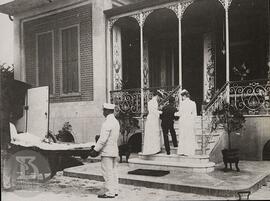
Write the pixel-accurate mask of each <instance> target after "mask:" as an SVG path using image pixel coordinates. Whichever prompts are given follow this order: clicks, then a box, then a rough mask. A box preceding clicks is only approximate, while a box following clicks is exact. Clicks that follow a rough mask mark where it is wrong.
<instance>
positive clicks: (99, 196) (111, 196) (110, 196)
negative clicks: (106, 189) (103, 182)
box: [97, 194, 115, 198]
mask: <svg viewBox="0 0 270 201" xmlns="http://www.w3.org/2000/svg"><path fill="white" fill-rule="evenodd" d="M97 197H98V198H114V197H115V196H113V195H106V194H103V195H98V196H97Z"/></svg>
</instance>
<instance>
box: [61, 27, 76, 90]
mask: <svg viewBox="0 0 270 201" xmlns="http://www.w3.org/2000/svg"><path fill="white" fill-rule="evenodd" d="M78 53H79V52H78V28H77V27H71V28H68V29H64V30H62V75H63V93H72V92H78V91H79V80H78Z"/></svg>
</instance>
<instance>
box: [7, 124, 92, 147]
mask: <svg viewBox="0 0 270 201" xmlns="http://www.w3.org/2000/svg"><path fill="white" fill-rule="evenodd" d="M10 134H11V143H12V144H14V145H20V146H24V147H33V146H34V147H38V148H40V149H43V150H80V149H84V148H85V149H90V147H91V146H92V145H94V144H95V143H94V142H88V143H80V144H74V143H46V142H43V139H42V138H40V137H37V136H36V135H33V134H30V133H20V134H18V133H17V130H16V127H15V126H14V125H13V124H12V123H10Z"/></svg>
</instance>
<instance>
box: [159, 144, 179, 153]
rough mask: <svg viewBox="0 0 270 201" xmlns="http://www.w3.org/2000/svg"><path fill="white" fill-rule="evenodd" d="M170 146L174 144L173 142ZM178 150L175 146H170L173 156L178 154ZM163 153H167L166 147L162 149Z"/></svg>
mask: <svg viewBox="0 0 270 201" xmlns="http://www.w3.org/2000/svg"><path fill="white" fill-rule="evenodd" d="M170 144H172V142H171V143H170ZM177 149H178V147H173V145H171V146H170V152H171V154H177ZM161 152H162V153H166V150H165V147H164V146H163V147H161Z"/></svg>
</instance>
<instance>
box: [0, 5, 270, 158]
mask: <svg viewBox="0 0 270 201" xmlns="http://www.w3.org/2000/svg"><path fill="white" fill-rule="evenodd" d="M0 12H3V13H6V14H8V15H10V16H12V18H13V20H14V30H15V31H14V34H15V41H14V47H15V79H18V80H22V81H25V82H27V83H29V84H31V85H32V86H33V87H35V86H49V87H50V121H49V122H50V123H49V128H50V129H51V130H52V131H54V132H57V131H58V130H59V129H61V127H62V125H63V123H64V122H66V121H69V122H70V123H71V125H72V127H73V129H74V132H75V133H77V136H76V138H77V139H78V142H87V141H92V140H94V136H95V135H96V134H98V132H99V129H100V125H101V122H102V121H103V117H102V110H101V106H102V103H104V102H106V101H111V102H113V103H116V104H117V105H118V106H119V110H120V111H122V112H124V113H129V114H131V115H133V116H134V117H136V118H139V119H141V117H142V116H143V114H144V113H146V112H147V108H146V103H147V101H148V100H149V98H150V97H151V92H152V90H153V89H157V88H158V89H162V90H164V92H167V94H169V95H174V96H175V97H176V98H178V92H179V90H181V89H183V88H185V89H187V90H189V91H190V93H191V95H192V99H193V100H194V101H195V102H196V104H197V108H198V111H197V112H198V116H200V114H203V115H204V116H205V117H206V118H207V117H209V116H210V114H211V112H212V111H213V110H214V109H215V108H216V107H217V106H218V105H219V104H220V103H221V102H222V101H224V100H227V101H230V102H233V103H234V104H235V105H236V106H237V107H238V108H239V109H241V110H242V111H243V112H244V113H245V115H246V119H247V121H246V126H245V127H246V130H245V131H243V133H242V134H241V135H240V136H235V140H234V142H235V146H237V147H239V148H240V149H241V150H244V152H243V153H241V154H242V155H241V156H242V158H243V159H252V160H261V159H262V152H263V151H262V150H263V146H264V145H265V144H266V142H267V141H268V140H269V139H270V133H269V130H270V128H269V125H270V117H269V115H270V109H269V108H270V106H269V105H270V104H269V96H270V94H269V78H270V77H269V76H270V51H269V49H270V47H269V46H270V42H269V41H270V39H269V38H270V26H269V24H270V23H269V1H268V0H259V1H255V0H178V1H177V0H158V1H155V0H145V1H135V0H133V1H132V0H129V1H127V0H102V1H100V0H80V1H76V0H48V1H45V0H38V1H34V0H15V1H12V2H10V3H7V4H4V5H1V6H0ZM202 108H204V109H205V108H206V110H204V109H202ZM202 125H203V127H207V126H208V123H207V121H203V122H202ZM22 129H23V128H22ZM200 129H201V130H202V133H203V128H200ZM202 135H204V134H202ZM205 135H206V134H205ZM225 144H226V138H225V136H219V137H218V138H217V139H216V140H215V142H214V144H213V145H212V146H213V147H212V148H210V149H211V150H210V151H209V150H208V152H207V153H208V154H210V155H211V154H212V156H213V158H214V159H213V160H216V159H218V158H219V156H216V153H217V152H219V149H221V148H222V147H224V146H225ZM244 145H245V146H248V149H247V147H243V146H244ZM206 148H207V147H202V148H201V149H202V150H201V152H198V153H201V154H203V153H206V150H205V149H206ZM247 150H248V151H247Z"/></svg>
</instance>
